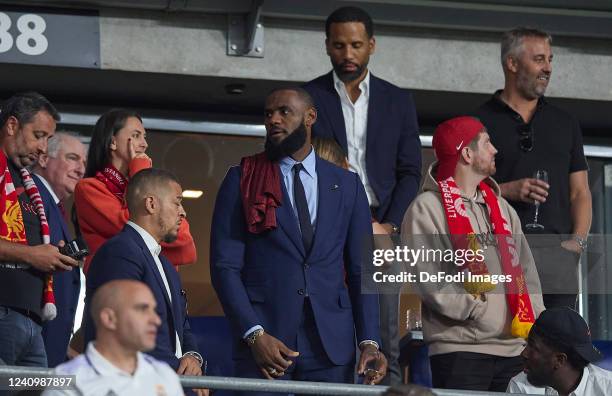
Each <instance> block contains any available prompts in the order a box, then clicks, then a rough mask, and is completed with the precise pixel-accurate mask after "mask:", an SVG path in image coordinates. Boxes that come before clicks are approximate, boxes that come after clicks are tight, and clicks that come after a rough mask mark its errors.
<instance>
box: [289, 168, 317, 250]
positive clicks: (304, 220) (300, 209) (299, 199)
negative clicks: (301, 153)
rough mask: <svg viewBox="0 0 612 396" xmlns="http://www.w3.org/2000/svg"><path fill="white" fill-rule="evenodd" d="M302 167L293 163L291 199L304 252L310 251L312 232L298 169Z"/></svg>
mask: <svg viewBox="0 0 612 396" xmlns="http://www.w3.org/2000/svg"><path fill="white" fill-rule="evenodd" d="M303 169H304V165H302V164H295V165H293V200H294V202H295V208H296V209H297V213H298V219H299V221H300V230H301V231H302V242H303V243H304V249H305V250H306V253H308V252H309V251H310V247H311V246H312V238H313V235H314V232H313V230H312V223H311V222H310V212H309V211H308V201H306V192H305V191H304V185H303V184H302V179H300V171H301V170H303Z"/></svg>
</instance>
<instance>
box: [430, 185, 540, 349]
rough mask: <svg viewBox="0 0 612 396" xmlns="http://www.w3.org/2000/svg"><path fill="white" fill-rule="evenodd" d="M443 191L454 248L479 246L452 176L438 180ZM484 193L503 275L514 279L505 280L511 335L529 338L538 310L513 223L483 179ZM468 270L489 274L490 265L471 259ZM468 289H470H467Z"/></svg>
mask: <svg viewBox="0 0 612 396" xmlns="http://www.w3.org/2000/svg"><path fill="white" fill-rule="evenodd" d="M438 185H439V186H440V194H441V195H442V206H443V207H444V212H445V214H446V221H447V223H448V229H449V234H450V235H451V240H452V241H453V247H454V248H455V249H472V250H476V249H478V248H479V246H478V242H477V241H476V238H475V237H474V229H473V228H472V224H471V223H470V218H469V217H468V215H467V212H466V210H465V205H464V204H463V199H462V198H461V195H460V190H459V188H458V187H457V184H456V183H455V180H454V179H453V178H452V177H449V178H447V179H445V180H442V181H439V182H438ZM478 188H479V189H480V191H481V193H482V196H483V198H484V200H485V203H486V204H487V209H488V211H489V217H490V219H491V225H492V226H493V232H494V233H495V235H501V237H497V238H496V241H497V245H498V252H499V256H500V259H501V264H502V270H503V272H504V275H510V276H511V278H512V280H511V282H506V283H505V285H506V299H507V301H508V307H509V308H510V313H511V314H512V329H511V330H512V334H513V335H514V336H516V337H523V338H527V335H528V334H529V330H530V329H531V326H532V325H533V323H534V322H535V313H534V311H533V307H532V306H531V298H530V297H529V290H527V282H526V281H525V275H524V274H523V269H522V267H521V264H520V262H519V257H518V253H517V249H516V246H515V244H514V239H513V238H512V232H511V228H510V225H509V224H508V222H507V221H506V219H504V217H503V215H502V213H501V210H500V208H499V202H498V201H497V197H496V195H495V193H494V192H493V189H491V187H489V186H488V185H487V184H486V183H485V182H484V181H482V182H480V184H479V185H478ZM467 269H468V270H469V271H470V272H471V273H472V274H487V273H488V270H487V265H486V263H485V262H484V261H482V262H471V263H468V264H467ZM468 291H469V290H468Z"/></svg>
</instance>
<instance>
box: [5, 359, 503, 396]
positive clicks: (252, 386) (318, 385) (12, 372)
mask: <svg viewBox="0 0 612 396" xmlns="http://www.w3.org/2000/svg"><path fill="white" fill-rule="evenodd" d="M53 373H54V372H53V369H49V368H41V367H21V366H0V378H6V377H16V376H22V377H23V376H32V377H37V376H40V377H43V376H47V375H51V374H53ZM180 379H181V385H183V386H184V387H185V388H207V389H217V390H236V391H247V392H274V393H295V394H308V395H351V396H370V395H380V394H382V393H383V392H384V391H385V390H386V389H387V387H386V386H371V385H353V384H332V383H327V382H306V381H269V380H264V379H250V378H235V377H194V376H180ZM432 391H433V392H434V393H435V394H436V395H438V396H510V394H509V393H499V392H481V391H465V390H453V389H432Z"/></svg>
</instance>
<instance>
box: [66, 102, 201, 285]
mask: <svg viewBox="0 0 612 396" xmlns="http://www.w3.org/2000/svg"><path fill="white" fill-rule="evenodd" d="M147 147H148V145H147V140H146V131H145V129H144V127H143V125H142V119H141V117H140V116H139V115H138V114H137V113H135V112H132V111H129V110H123V109H113V110H110V111H108V112H106V113H105V114H103V115H102V116H101V117H100V118H99V119H98V122H96V125H95V127H94V132H93V136H92V138H91V143H90V145H89V152H88V156H87V168H86V170H85V178H84V179H82V180H81V181H79V183H78V184H77V185H76V188H75V191H74V204H75V207H76V211H77V214H78V226H79V228H80V231H81V235H82V236H83V238H84V239H85V242H86V243H87V245H88V246H89V251H90V254H89V256H88V257H87V260H86V262H85V268H84V271H85V273H87V270H88V269H89V263H91V261H92V260H93V257H94V255H95V254H96V251H97V250H98V248H99V247H100V246H101V245H102V244H103V243H104V242H106V240H108V239H109V238H111V237H113V236H115V235H116V234H118V233H119V232H120V231H121V230H122V229H123V227H124V225H125V224H126V223H127V221H128V219H129V212H128V208H127V206H126V205H125V200H124V194H125V191H126V189H127V185H128V182H129V179H130V178H131V177H132V176H134V175H135V174H136V173H138V171H140V170H142V169H146V168H150V167H151V166H152V162H151V159H150V158H149V156H148V155H147V154H146V153H145V152H146V150H147ZM162 252H163V253H164V255H165V256H166V257H167V258H168V260H170V262H171V263H172V264H174V266H175V267H177V266H179V265H183V264H190V263H193V262H195V260H196V249H195V244H194V242H193V238H192V237H191V233H190V232H189V224H188V223H187V221H186V220H184V221H183V222H182V223H181V226H180V228H179V234H178V239H177V240H176V241H175V242H172V243H162Z"/></svg>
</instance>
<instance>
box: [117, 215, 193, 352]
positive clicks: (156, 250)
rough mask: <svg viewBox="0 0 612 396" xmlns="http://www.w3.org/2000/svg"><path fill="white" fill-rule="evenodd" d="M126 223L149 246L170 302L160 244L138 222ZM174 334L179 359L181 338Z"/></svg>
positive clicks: (170, 295)
mask: <svg viewBox="0 0 612 396" xmlns="http://www.w3.org/2000/svg"><path fill="white" fill-rule="evenodd" d="M127 223H128V225H129V226H130V227H132V228H133V229H135V230H136V232H138V234H140V236H141V237H142V239H143V240H144V242H145V244H146V245H147V247H148V248H149V251H150V252H151V255H152V256H153V260H154V261H155V265H156V266H157V270H158V271H159V274H160V276H161V278H162V281H163V282H164V286H165V287H166V293H168V298H169V299H170V303H172V293H170V285H169V284H168V279H167V278H166V273H165V272H164V267H163V266H162V263H161V261H160V260H159V254H160V253H161V246H160V244H159V243H157V241H156V240H155V238H153V236H151V234H149V233H148V232H147V230H145V229H144V228H142V227H141V226H139V225H138V224H136V223H133V222H131V221H128V222H127ZM175 328H176V324H175ZM174 335H175V336H176V350H175V351H174V355H175V356H176V357H177V358H179V359H180V358H182V357H183V350H182V348H181V340H180V338H179V336H178V333H177V332H176V330H174Z"/></svg>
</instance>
